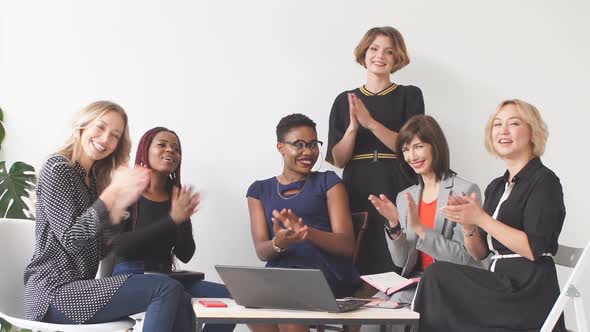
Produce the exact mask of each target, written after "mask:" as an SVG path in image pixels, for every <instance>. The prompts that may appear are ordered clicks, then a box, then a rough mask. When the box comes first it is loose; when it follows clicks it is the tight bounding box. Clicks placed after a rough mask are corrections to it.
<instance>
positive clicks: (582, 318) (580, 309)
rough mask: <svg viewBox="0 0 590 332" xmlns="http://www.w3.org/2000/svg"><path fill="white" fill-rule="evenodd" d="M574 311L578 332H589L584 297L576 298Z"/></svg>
mask: <svg viewBox="0 0 590 332" xmlns="http://www.w3.org/2000/svg"><path fill="white" fill-rule="evenodd" d="M574 311H575V313H576V325H577V328H578V329H577V330H578V331H580V332H582V331H584V332H587V331H588V324H587V323H586V312H585V310H584V302H582V297H581V296H579V297H574Z"/></svg>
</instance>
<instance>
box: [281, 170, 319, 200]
mask: <svg viewBox="0 0 590 332" xmlns="http://www.w3.org/2000/svg"><path fill="white" fill-rule="evenodd" d="M310 177H311V175H308V176H307V177H306V178H305V182H304V183H303V187H301V189H299V191H297V192H296V193H295V194H294V195H292V196H289V197H285V196H283V195H282V194H281V189H280V188H279V186H280V185H281V183H280V182H279V177H278V176H277V194H278V195H279V197H280V198H282V199H291V198H295V197H296V196H297V195H299V194H301V192H302V191H303V189H305V185H306V184H307V181H308V180H309V178H310Z"/></svg>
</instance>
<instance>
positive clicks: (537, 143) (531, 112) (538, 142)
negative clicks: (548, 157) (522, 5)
mask: <svg viewBox="0 0 590 332" xmlns="http://www.w3.org/2000/svg"><path fill="white" fill-rule="evenodd" d="M506 105H514V107H515V108H516V111H517V112H518V113H519V114H520V116H521V118H522V120H523V121H524V122H526V124H527V125H528V126H529V129H530V131H531V146H532V148H533V156H535V157H541V156H542V155H543V153H544V152H545V144H546V143H547V137H548V136H549V132H548V131H547V125H546V124H545V122H544V121H543V118H541V113H539V110H537V108H536V107H535V106H533V105H531V104H529V103H527V102H525V101H522V100H519V99H508V100H504V101H503V102H501V103H500V105H498V107H497V108H496V111H495V112H494V113H493V114H492V115H491V116H490V118H489V120H488V123H487V124H486V129H485V135H486V136H485V146H486V150H488V152H489V153H491V154H493V155H496V156H498V153H497V152H496V150H495V149H494V142H493V140H492V128H493V126H494V119H495V118H496V115H497V114H498V112H500V111H501V110H502V108H503V107H504V106H506Z"/></svg>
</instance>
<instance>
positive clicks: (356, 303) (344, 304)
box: [336, 299, 369, 312]
mask: <svg viewBox="0 0 590 332" xmlns="http://www.w3.org/2000/svg"><path fill="white" fill-rule="evenodd" d="M367 302H369V301H367V300H354V299H338V300H336V303H337V304H338V311H339V312H346V311H352V310H355V309H358V308H359V307H361V306H362V305H364V304H367Z"/></svg>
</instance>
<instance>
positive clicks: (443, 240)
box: [385, 176, 487, 277]
mask: <svg viewBox="0 0 590 332" xmlns="http://www.w3.org/2000/svg"><path fill="white" fill-rule="evenodd" d="M406 192H409V193H410V195H411V196H412V198H413V199H414V202H416V204H418V203H419V202H420V200H421V199H422V185H421V184H420V185H414V186H412V187H410V188H407V189H405V190H404V191H402V192H400V193H399V194H398V195H397V199H396V207H397V212H398V217H399V222H400V225H401V227H402V228H403V229H404V231H403V232H402V234H401V235H400V236H399V237H398V238H397V239H395V240H391V239H390V238H389V237H388V236H387V234H386V235H385V237H386V238H387V243H388V246H389V251H390V252H391V257H392V258H393V263H394V264H395V265H397V266H399V267H402V268H403V270H402V276H404V277H408V276H411V275H413V274H414V273H413V272H414V270H415V269H416V263H417V260H418V250H420V251H422V252H424V253H426V254H428V255H429V256H431V257H432V258H433V259H434V260H435V261H445V262H451V263H456V264H462V265H471V266H475V267H479V268H483V269H487V262H486V261H481V262H480V261H478V260H475V259H474V258H472V257H471V255H469V253H468V252H467V248H465V246H464V245H463V227H462V226H461V225H460V224H458V223H455V222H452V221H449V220H447V219H446V218H445V217H444V216H443V214H442V212H440V210H439V209H440V208H442V207H444V206H446V205H447V201H448V198H449V196H450V195H452V194H454V195H461V194H466V195H470V194H471V193H472V192H475V193H476V194H477V199H478V201H479V202H480V204H481V191H480V190H479V187H478V186H477V185H476V184H474V183H471V182H469V181H466V180H464V179H462V178H460V177H458V176H450V177H447V178H445V179H443V180H442V181H441V183H440V186H439V191H438V198H437V199H438V201H437V203H436V214H435V216H434V228H433V229H430V228H426V234H425V236H424V239H421V238H420V237H419V236H418V235H416V233H414V231H413V230H412V229H411V227H408V220H407V219H408V211H407V207H406V204H407V202H406V199H405V197H404V193H406Z"/></svg>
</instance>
